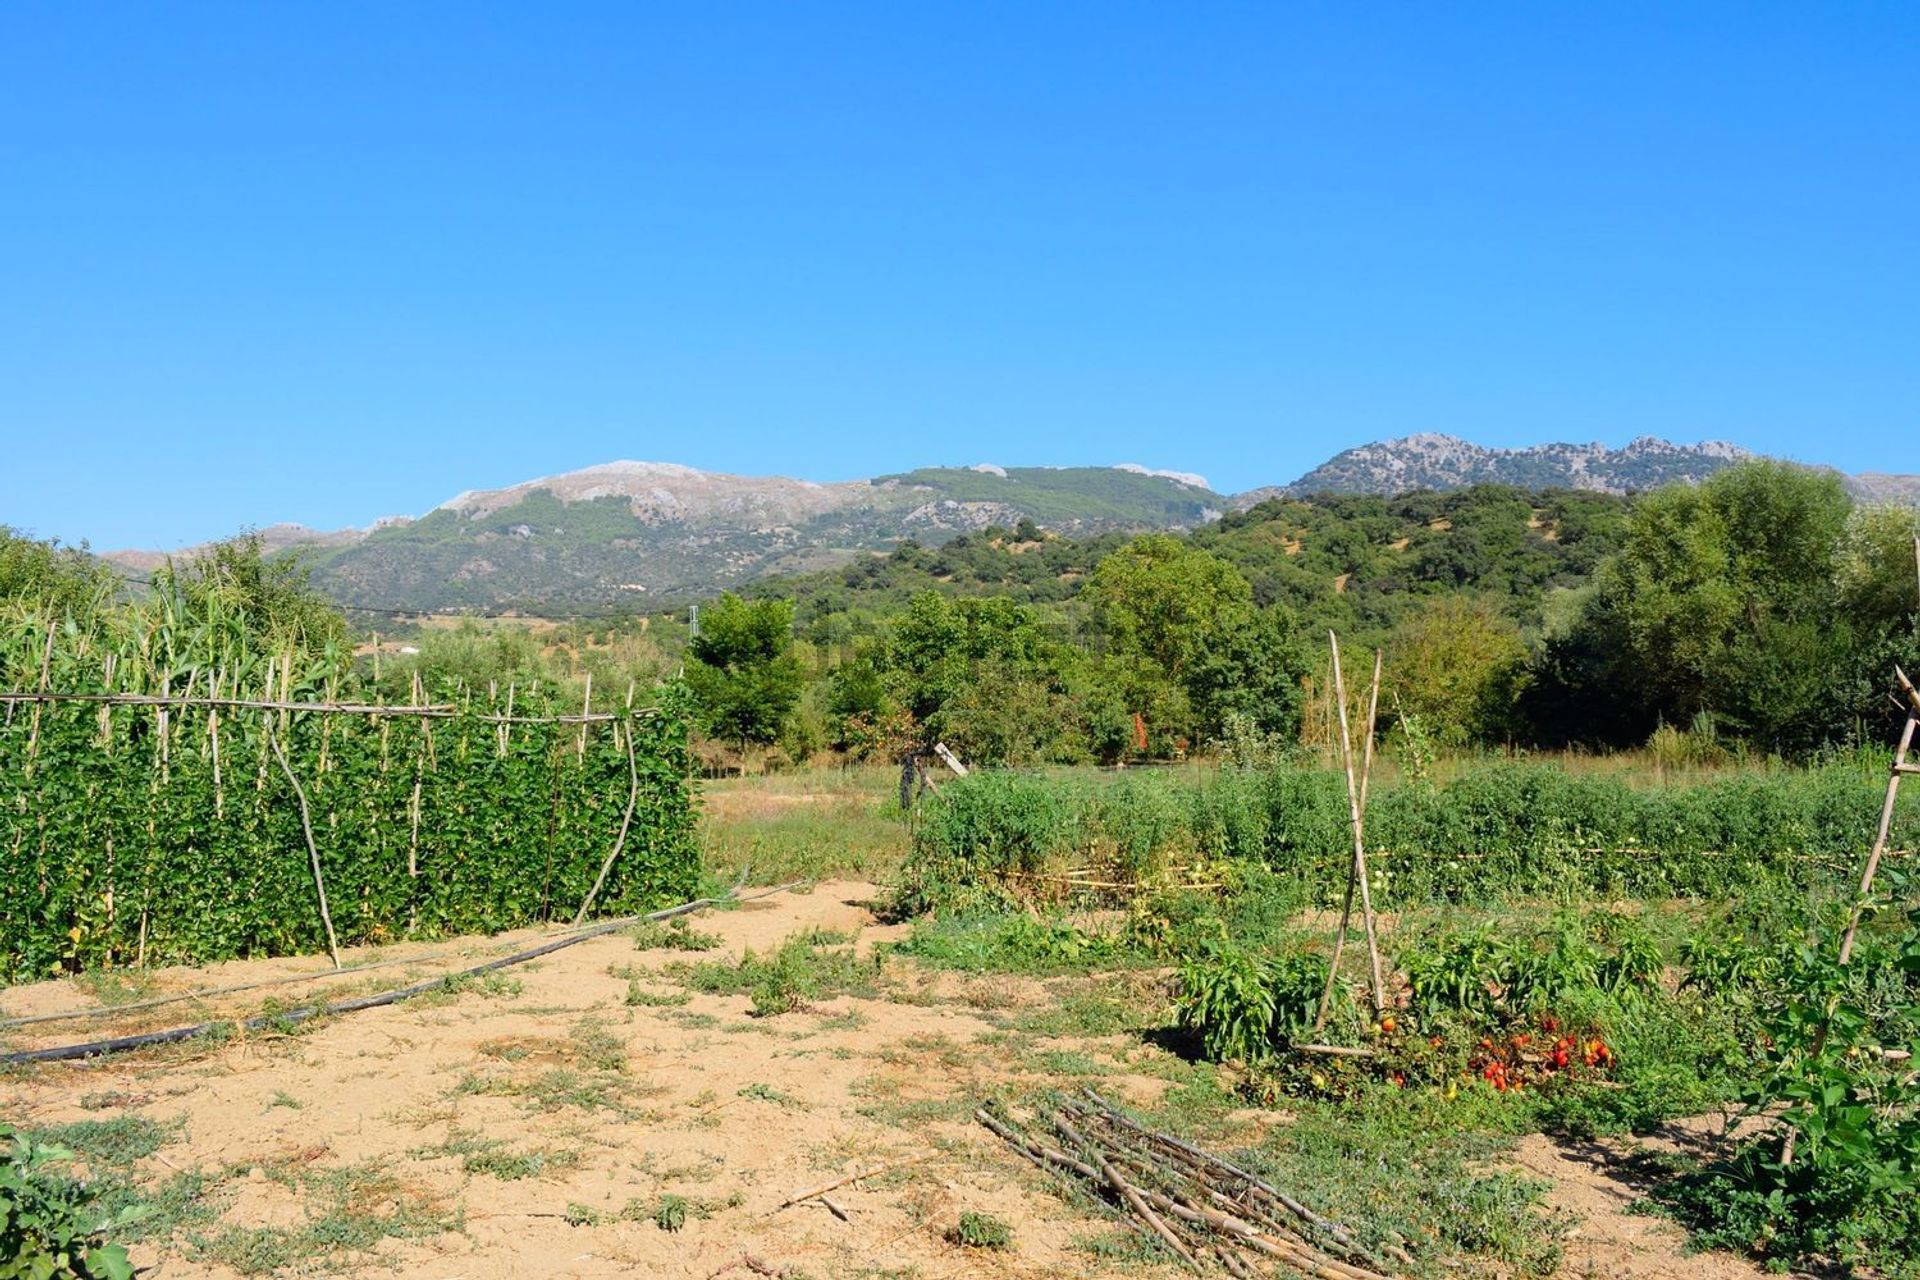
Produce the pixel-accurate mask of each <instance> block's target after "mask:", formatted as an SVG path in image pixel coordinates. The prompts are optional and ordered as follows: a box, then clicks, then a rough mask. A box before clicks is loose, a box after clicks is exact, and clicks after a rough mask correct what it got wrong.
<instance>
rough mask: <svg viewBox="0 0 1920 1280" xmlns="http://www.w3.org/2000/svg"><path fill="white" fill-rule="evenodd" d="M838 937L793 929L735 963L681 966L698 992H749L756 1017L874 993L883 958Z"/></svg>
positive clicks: (726, 993)
mask: <svg viewBox="0 0 1920 1280" xmlns="http://www.w3.org/2000/svg"><path fill="white" fill-rule="evenodd" d="M841 940H842V939H841V937H840V936H836V935H823V934H821V933H818V932H811V933H802V934H796V935H795V936H794V937H792V938H789V939H788V940H787V941H786V942H785V943H783V944H781V946H780V948H779V949H778V950H776V951H774V952H772V953H770V954H768V955H765V956H759V955H755V954H754V953H753V952H752V951H747V952H746V953H744V954H743V955H742V956H741V957H740V959H739V961H738V962H737V963H730V962H728V961H724V960H719V961H708V962H704V963H700V964H696V965H692V966H689V967H687V968H684V969H682V970H680V976H681V978H682V980H683V981H685V982H686V984H687V985H688V986H690V987H692V988H693V989H694V990H696V991H704V992H709V993H712V994H716V995H740V994H745V995H749V996H751V997H752V1000H753V1013H754V1016H756V1017H763V1018H764V1017H772V1016H774V1015H776V1014H782V1013H790V1012H792V1011H793V1010H795V1009H798V1008H800V1007H802V1006H803V1005H805V1004H807V1003H808V1002H809V1001H812V1000H817V999H821V998H823V997H827V996H832V995H841V994H852V995H865V996H871V995H874V994H877V990H878V988H877V985H876V984H877V980H878V978H879V975H880V965H881V959H880V956H879V954H878V953H877V952H876V953H875V955H874V957H873V958H872V959H871V960H868V961H862V960H860V959H858V958H856V957H855V956H854V954H853V952H852V951H851V950H847V949H842V948H841V947H840V945H839V944H840V942H841Z"/></svg>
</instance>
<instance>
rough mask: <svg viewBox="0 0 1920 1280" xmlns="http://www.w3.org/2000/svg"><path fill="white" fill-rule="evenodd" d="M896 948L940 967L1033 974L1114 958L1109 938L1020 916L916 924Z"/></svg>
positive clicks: (1116, 951)
mask: <svg viewBox="0 0 1920 1280" xmlns="http://www.w3.org/2000/svg"><path fill="white" fill-rule="evenodd" d="M900 950H902V951H904V952H905V953H907V954H908V955H911V956H914V957H916V958H917V959H919V960H922V961H924V962H926V963H928V964H932V965H937V966H939V967H940V968H943V969H960V970H966V971H972V972H987V971H998V972H1015V973H1035V974H1043V973H1065V972H1072V971H1075V970H1084V969H1087V968H1090V967H1093V966H1096V965H1100V964H1110V963H1112V962H1113V961H1114V960H1115V959H1116V958H1118V956H1119V954H1120V948H1119V946H1118V945H1117V944H1116V943H1115V941H1114V939H1112V938H1111V937H1107V936H1105V935H1101V934H1090V933H1086V932H1084V931H1082V930H1080V929H1076V928H1075V927H1074V926H1072V925H1070V924H1068V923H1066V922H1065V921H1063V920H1036V919H1034V918H1033V917H1032V916H1030V915H1027V914H1025V913H1024V912H1022V913H1018V914H977V915H951V914H949V915H944V916H940V917H938V918H929V919H923V920H918V921H915V922H914V926H913V932H912V933H911V934H909V935H908V937H907V939H906V941H905V942H903V943H901V944H900Z"/></svg>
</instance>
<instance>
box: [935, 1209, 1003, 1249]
mask: <svg viewBox="0 0 1920 1280" xmlns="http://www.w3.org/2000/svg"><path fill="white" fill-rule="evenodd" d="M947 1238H948V1239H949V1240H951V1241H953V1243H955V1244H957V1245H961V1246H963V1247H965V1248H968V1249H1010V1248H1012V1247H1013V1228H1012V1227H1010V1226H1008V1225H1007V1224H1006V1222H1005V1221H1004V1220H1002V1219H1000V1218H996V1217H994V1216H993V1215H992V1214H990V1213H979V1212H976V1211H975V1210H972V1209H968V1210H966V1211H965V1212H963V1213H962V1214H961V1215H960V1221H959V1222H958V1223H957V1224H955V1226H954V1228H953V1230H952V1231H950V1232H948V1233H947Z"/></svg>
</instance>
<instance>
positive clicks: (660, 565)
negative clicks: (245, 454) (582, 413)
mask: <svg viewBox="0 0 1920 1280" xmlns="http://www.w3.org/2000/svg"><path fill="white" fill-rule="evenodd" d="M1227 506H1228V499H1227V498H1226V497H1224V496H1223V495H1221V494H1217V493H1214V492H1213V491H1212V490H1211V489H1209V488H1207V486H1206V482H1205V480H1204V478H1202V477H1200V476H1195V475H1189V474H1185V473H1166V472H1154V471H1149V470H1147V469H1146V468H1144V467H1139V466H1132V465H1127V466H1120V467H1059V468H1054V467H999V466H992V465H988V464H981V465H978V466H973V467H927V468H922V469H920V470H917V471H909V472H903V473H901V474H898V475H889V476H880V477H877V478H874V479H871V480H852V481H846V482H842V483H835V484H818V483H814V482H812V481H808V480H792V479H787V478H784V477H778V476H774V477H751V476H733V475H723V474H719V473H716V472H710V471H699V470H696V469H694V468H692V467H683V466H678V465H675V464H672V463H663V462H610V463H606V464H604V465H601V466H596V467H588V468H585V469H584V470H580V471H570V472H566V473H564V474H562V475H555V476H545V477H542V478H540V479H537V480H528V481H525V482H523V483H521V484H516V485H511V486H509V487H507V488H504V489H492V490H475V491H469V492H466V493H462V494H460V495H459V496H457V497H454V498H451V499H449V500H448V501H446V502H444V503H442V504H441V505H440V506H438V507H436V508H434V509H433V510H432V511H430V512H428V513H427V514H426V515H425V516H422V517H421V518H419V519H417V520H405V521H402V520H395V521H389V522H384V523H383V524H382V525H381V526H379V527H376V528H374V529H372V530H370V531H367V532H357V531H352V530H348V531H343V532H340V533H334V534H325V535H319V534H316V535H313V536H312V537H311V538H309V539H305V540H301V539H299V538H298V536H297V535H296V536H295V538H294V541H293V543H291V544H290V543H288V542H287V541H286V540H285V537H284V536H283V534H282V529H283V527H281V526H276V528H275V530H274V531H273V533H274V537H273V543H274V545H275V547H276V549H277V548H279V547H281V546H286V545H299V546H300V547H301V550H302V552H303V554H304V555H305V557H306V559H307V562H308V563H309V564H310V565H311V566H312V568H313V577H314V582H315V584H316V585H318V586H319V587H320V588H321V589H322V590H324V591H326V592H327V593H328V594H329V595H331V596H333V597H334V598H336V599H338V600H340V601H341V602H342V603H344V604H349V605H361V606H365V607H372V608H384V607H405V608H406V609H409V610H413V609H419V610H435V609H455V608H481V609H511V608H513V607H515V606H522V605H524V606H526V607H528V608H529V609H535V608H548V609H551V608H554V607H556V606H559V607H574V608H582V607H585V608H593V609H604V608H607V607H608V606H609V603H610V602H625V603H631V604H632V606H633V608H634V609H635V610H636V611H638V610H643V609H647V608H654V607H658V606H659V604H660V603H661V602H663V601H667V600H674V599H680V598H686V597H691V596H700V595H706V594H710V593H711V592H713V591H715V590H717V589H721V588H725V587H729V586H734V585H737V584H740V583H743V582H747V581H751V580H753V579H756V578H762V577H767V576H769V575H773V574H785V573H798V572H804V571H806V570H810V569H819V568H827V567H831V566H834V565H838V564H843V563H845V562H846V561H848V560H851V559H853V558H854V557H856V556H858V555H861V554H863V553H866V552H870V551H876V550H883V549H886V548H889V547H892V546H895V545H898V544H899V543H900V542H902V541H904V540H906V539H909V538H911V539H917V540H920V541H925V542H944V541H945V540H946V539H948V538H950V537H952V536H953V535H954V534H956V533H961V532H965V531H969V530H974V529H981V528H985V527H987V526H989V525H1005V526H1012V525H1015V524H1017V523H1019V522H1020V521H1021V520H1032V521H1035V522H1037V523H1039V524H1042V525H1045V526H1046V527H1047V528H1049V529H1052V530H1055V531H1057V532H1060V533H1064V534H1068V535H1072V536H1076V537H1079V536H1087V535H1092V534H1098V533H1107V532H1114V531H1133V530H1146V529H1184V528H1191V527H1193V526H1195V525H1199V524H1203V523H1205V522H1206V521H1208V520H1212V519H1214V518H1216V517H1217V516H1218V515H1219V514H1220V513H1221V512H1223V511H1225V510H1226V509H1227ZM150 554H151V553H131V554H129V553H112V554H110V555H109V557H108V558H109V559H113V560H115V561H116V562H117V563H120V564H123V565H127V566H129V567H147V566H149V565H151V563H152V560H151V559H149V558H148V557H149V556H150ZM142 561H144V564H143V563H141V562H142Z"/></svg>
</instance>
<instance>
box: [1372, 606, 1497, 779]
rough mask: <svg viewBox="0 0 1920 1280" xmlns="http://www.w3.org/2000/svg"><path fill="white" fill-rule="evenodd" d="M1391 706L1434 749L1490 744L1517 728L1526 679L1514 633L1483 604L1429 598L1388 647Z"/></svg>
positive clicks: (1402, 622)
mask: <svg viewBox="0 0 1920 1280" xmlns="http://www.w3.org/2000/svg"><path fill="white" fill-rule="evenodd" d="M1386 653H1387V655H1388V657H1389V661H1390V664H1391V665H1390V667H1389V669H1388V676H1387V682H1386V683H1387V688H1388V689H1389V690H1390V691H1391V697H1392V698H1393V702H1392V704H1391V705H1392V706H1393V707H1394V708H1396V709H1397V710H1398V711H1399V712H1400V713H1401V714H1402V715H1410V716H1414V717H1417V718H1418V721H1419V723H1420V725H1421V726H1422V727H1423V728H1424V729H1425V730H1426V731H1427V732H1428V733H1430V734H1432V735H1433V737H1434V738H1435V739H1436V740H1438V741H1439V742H1440V743H1443V744H1445V745H1448V746H1461V745H1464V744H1467V743H1470V742H1494V741H1499V740H1500V739H1501V738H1502V737H1505V736H1507V735H1508V734H1510V733H1511V731H1512V730H1513V729H1514V728H1516V727H1517V726H1516V725H1515V723H1514V715H1513V708H1514V703H1515V699H1516V697H1517V695H1518V691H1519V687H1520V685H1521V684H1522V682H1523V681H1524V679H1525V668H1526V660H1527V648H1526V645H1525V644H1524V643H1523V642H1522V641H1521V638H1520V629H1519V628H1518V627H1516V626H1515V625H1514V624H1513V623H1512V622H1511V621H1510V620H1508V619H1507V618H1506V617H1504V616H1503V615H1502V614H1501V613H1500V612H1499V610H1498V609H1497V608H1496V607H1495V606H1494V604H1493V603H1492V602H1491V601H1490V600H1487V599H1485V598H1476V597H1473V596H1466V595H1450V596H1435V597H1432V598H1430V599H1429V600H1428V601H1426V602H1425V603H1424V604H1423V605H1422V606H1421V607H1420V608H1419V609H1418V610H1416V611H1415V612H1413V613H1411V614H1409V615H1407V616H1406V617H1405V618H1402V619H1401V620H1400V623H1399V625H1397V626H1396V627H1395V628H1394V630H1393V634H1392V635H1391V636H1390V637H1389V638H1388V640H1387V643H1386Z"/></svg>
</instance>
